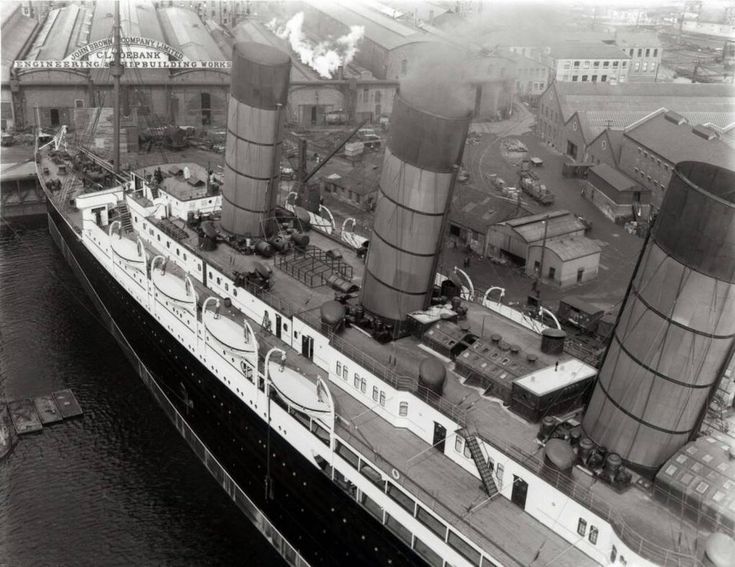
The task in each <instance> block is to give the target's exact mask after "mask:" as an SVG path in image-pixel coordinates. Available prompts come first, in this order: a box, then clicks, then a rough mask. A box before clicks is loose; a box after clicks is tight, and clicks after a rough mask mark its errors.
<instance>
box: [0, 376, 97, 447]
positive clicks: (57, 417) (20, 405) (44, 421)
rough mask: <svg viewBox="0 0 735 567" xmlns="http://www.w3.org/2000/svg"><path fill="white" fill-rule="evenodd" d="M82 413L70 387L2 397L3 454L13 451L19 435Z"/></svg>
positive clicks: (0, 441) (0, 444)
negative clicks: (17, 397) (7, 399)
mask: <svg viewBox="0 0 735 567" xmlns="http://www.w3.org/2000/svg"><path fill="white" fill-rule="evenodd" d="M81 415H83V412H82V408H81V406H80V405H79V402H78V401H77V398H76V396H74V393H73V392H72V391H71V390H68V389H67V390H59V391H58V392H53V393H52V394H48V395H45V396H38V397H37V398H34V399H30V398H24V399H22V400H13V401H10V402H8V403H7V404H6V403H4V402H2V401H0V457H4V456H5V455H6V454H8V453H9V452H10V449H11V448H12V445H13V443H14V442H15V439H16V438H17V436H19V435H27V434H29V433H36V432H39V431H42V430H43V427H44V426H48V425H53V424H54V423H59V422H61V421H64V420H67V419H72V418H75V417H79V416H81Z"/></svg>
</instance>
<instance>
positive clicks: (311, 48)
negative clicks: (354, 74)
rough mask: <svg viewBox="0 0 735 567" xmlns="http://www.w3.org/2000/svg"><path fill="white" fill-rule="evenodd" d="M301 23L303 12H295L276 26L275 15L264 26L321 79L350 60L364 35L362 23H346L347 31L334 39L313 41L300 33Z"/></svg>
mask: <svg viewBox="0 0 735 567" xmlns="http://www.w3.org/2000/svg"><path fill="white" fill-rule="evenodd" d="M303 25H304V13H303V12H299V13H298V14H296V15H295V16H293V17H292V18H291V19H290V20H288V21H287V22H286V23H285V24H284V25H282V26H280V27H278V26H277V24H276V20H275V18H274V19H273V20H271V21H270V22H269V23H268V24H267V25H266V27H267V28H268V29H270V30H272V31H274V32H275V33H276V35H277V36H278V37H280V38H281V39H286V40H288V43H289V45H290V46H291V49H293V51H294V52H295V53H296V54H297V55H298V56H299V59H300V61H301V62H302V63H304V64H305V65H308V66H309V67H311V68H312V69H314V70H315V71H316V72H317V73H319V76H321V77H322V78H324V79H329V78H331V77H332V75H333V74H334V73H335V72H336V71H337V69H338V67H340V66H341V65H342V66H344V65H347V64H348V63H350V62H351V61H352V60H353V59H354V57H355V54H356V53H357V44H358V43H359V42H360V40H361V39H362V36H363V35H365V28H364V27H363V26H350V33H348V34H346V35H343V36H341V37H338V38H337V39H335V40H325V41H320V42H319V43H316V44H315V43H313V42H312V41H309V39H308V38H306V36H305V35H304V32H303V30H302V26H303Z"/></svg>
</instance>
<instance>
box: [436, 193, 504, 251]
mask: <svg viewBox="0 0 735 567" xmlns="http://www.w3.org/2000/svg"><path fill="white" fill-rule="evenodd" d="M517 210H518V204H517V203H514V202H511V201H509V200H507V199H501V198H499V197H497V196H495V195H491V194H489V193H487V192H486V191H481V190H479V189H475V188H473V187H470V186H467V185H462V186H458V187H457V188H456V189H455V191H454V195H453V196H452V207H451V209H450V212H449V234H450V236H452V237H454V238H457V239H459V241H460V242H461V244H462V245H463V246H467V245H468V246H470V248H472V250H473V251H474V252H476V253H477V254H481V255H482V256H485V255H487V246H488V240H487V235H488V231H489V230H490V227H491V226H492V225H493V224H495V223H499V222H502V221H504V220H507V219H511V218H512V217H513V216H514V215H515V214H517Z"/></svg>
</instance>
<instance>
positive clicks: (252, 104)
mask: <svg viewBox="0 0 735 567" xmlns="http://www.w3.org/2000/svg"><path fill="white" fill-rule="evenodd" d="M290 72H291V59H290V58H289V56H288V55H287V54H286V53H284V52H283V51H280V50H278V49H276V48H274V47H271V46H269V45H263V44H260V43H253V42H238V43H236V44H235V46H234V48H233V50H232V81H231V86H230V101H229V106H228V109H227V143H226V146H225V182H224V187H223V188H222V223H221V226H222V228H223V229H225V230H226V231H228V232H230V233H233V234H237V235H245V236H263V235H264V234H263V230H262V223H261V221H262V220H263V219H266V218H269V217H271V216H273V209H274V208H275V204H276V197H277V193H278V175H279V165H280V161H281V156H280V152H281V138H282V135H283V133H282V130H283V116H284V113H283V111H282V109H283V108H285V105H286V99H287V97H288V86H289V74H290Z"/></svg>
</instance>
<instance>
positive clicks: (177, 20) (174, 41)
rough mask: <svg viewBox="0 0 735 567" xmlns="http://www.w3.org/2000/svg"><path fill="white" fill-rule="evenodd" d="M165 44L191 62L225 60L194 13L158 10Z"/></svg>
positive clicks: (173, 8)
mask: <svg viewBox="0 0 735 567" xmlns="http://www.w3.org/2000/svg"><path fill="white" fill-rule="evenodd" d="M158 17H159V20H160V21H161V28H162V29H163V34H164V36H165V38H166V42H167V43H168V44H169V45H171V46H172V47H175V48H176V49H179V50H181V51H182V52H183V53H184V55H185V56H186V57H187V58H189V59H191V60H192V61H224V60H225V58H224V56H223V54H222V52H221V51H220V49H219V47H218V46H217V42H216V41H214V38H212V36H211V35H209V32H208V31H207V28H206V27H205V25H204V24H203V23H202V21H201V20H200V19H199V16H197V15H196V14H195V13H194V12H192V11H191V10H187V9H185V8H177V7H169V8H163V9H162V10H158Z"/></svg>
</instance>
